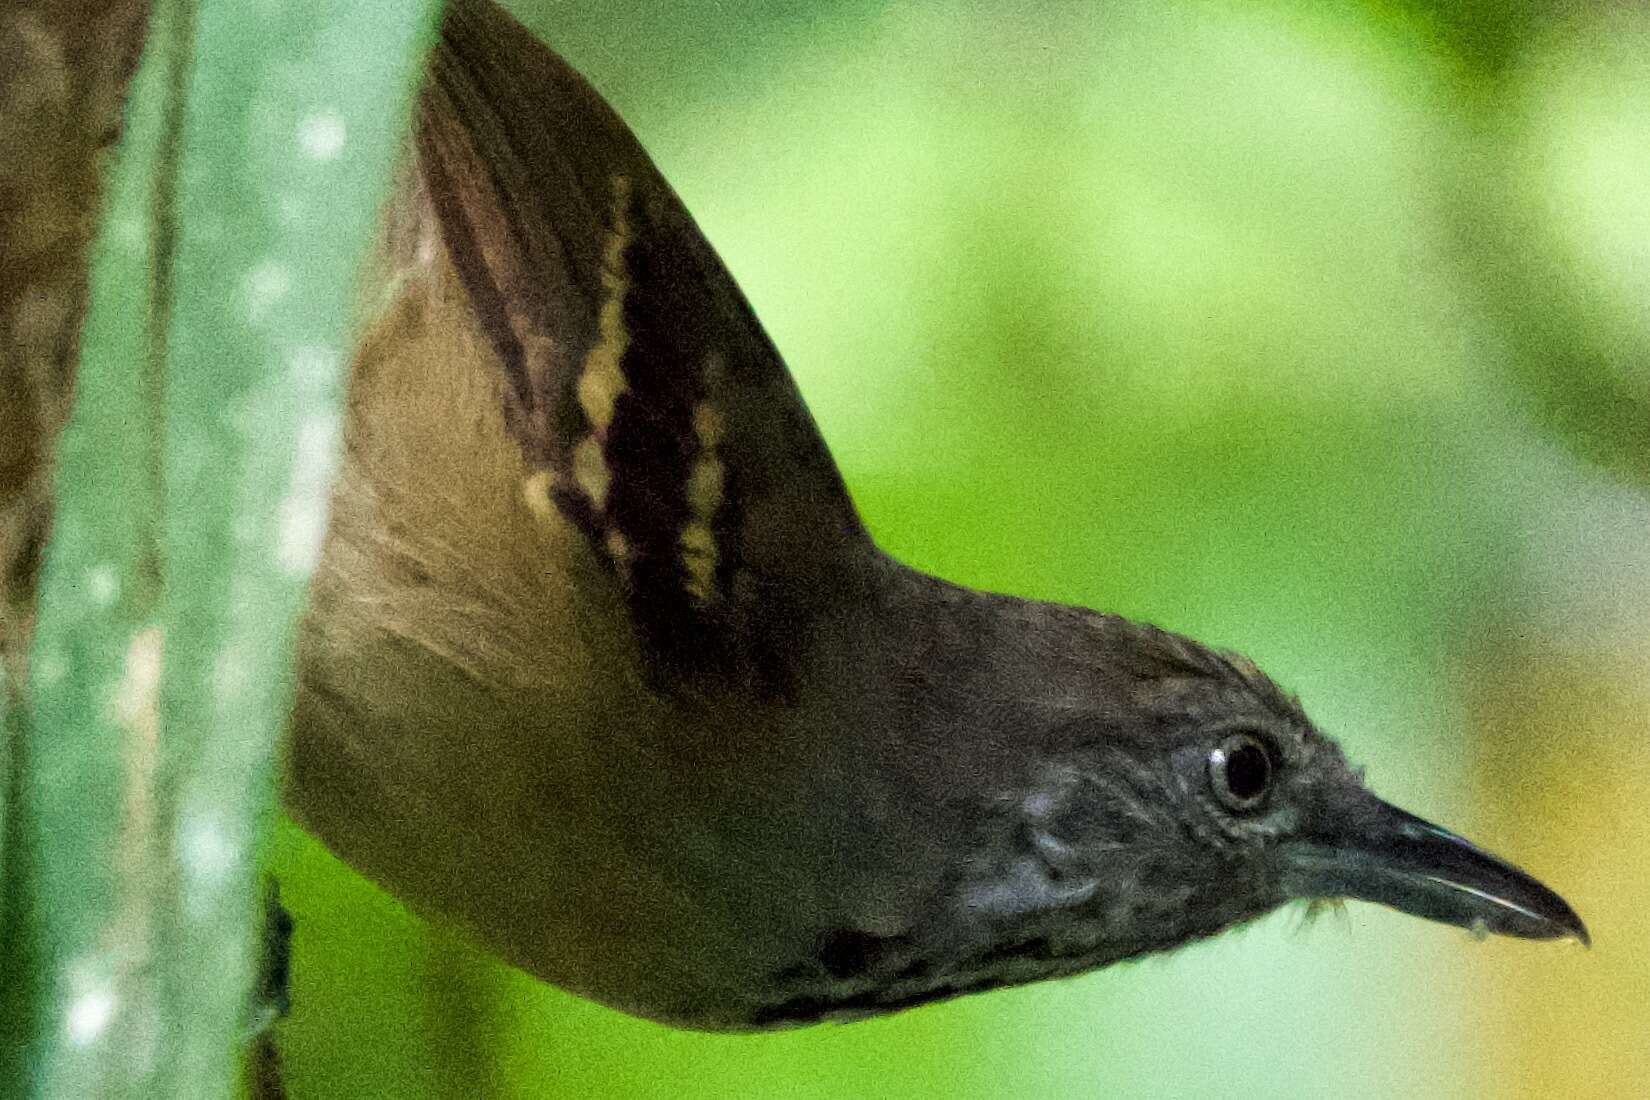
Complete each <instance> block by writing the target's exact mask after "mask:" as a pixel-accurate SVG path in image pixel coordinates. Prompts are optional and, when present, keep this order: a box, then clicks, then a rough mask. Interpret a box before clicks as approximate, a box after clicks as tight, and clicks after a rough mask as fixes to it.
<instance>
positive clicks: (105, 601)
mask: <svg viewBox="0 0 1650 1100" xmlns="http://www.w3.org/2000/svg"><path fill="white" fill-rule="evenodd" d="M86 594H87V595H88V596H90V597H91V598H92V602H93V603H94V604H96V605H97V606H98V607H108V606H109V605H110V604H112V603H114V602H115V597H116V596H119V595H120V578H119V577H118V576H116V575H115V571H114V569H113V568H112V567H110V566H107V565H97V566H93V567H92V568H91V569H90V570H88V571H87V573H86Z"/></svg>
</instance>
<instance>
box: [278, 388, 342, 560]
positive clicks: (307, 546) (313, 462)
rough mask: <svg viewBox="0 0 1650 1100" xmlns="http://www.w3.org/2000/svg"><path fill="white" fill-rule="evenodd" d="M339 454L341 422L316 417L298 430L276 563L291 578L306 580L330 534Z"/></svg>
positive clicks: (330, 417)
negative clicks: (331, 499) (329, 493)
mask: <svg viewBox="0 0 1650 1100" xmlns="http://www.w3.org/2000/svg"><path fill="white" fill-rule="evenodd" d="M337 450H338V419H337V417H335V416H331V415H319V416H312V417H310V418H309V419H307V420H305V421H304V422H303V423H302V424H301V425H299V427H298V451H297V454H296V455H295V456H294V458H293V463H292V481H291V483H290V484H289V485H288V487H287V492H286V496H285V497H284V498H282V500H281V507H280V520H279V523H280V528H279V533H278V535H277V539H276V562H277V564H278V565H279V566H280V568H281V569H282V570H284V571H285V572H286V573H287V575H288V576H292V577H300V578H301V577H306V576H308V575H309V573H310V572H311V571H312V570H313V569H314V568H315V563H316V561H317V560H318V559H319V558H320V555H321V536H322V535H323V534H324V533H325V531H326V516H327V487H328V485H329V484H330V483H331V481H332V471H333V468H334V466H335V465H336V458H337Z"/></svg>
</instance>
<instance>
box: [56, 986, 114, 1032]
mask: <svg viewBox="0 0 1650 1100" xmlns="http://www.w3.org/2000/svg"><path fill="white" fill-rule="evenodd" d="M114 1018H115V991H114V990H112V989H109V988H107V987H100V988H97V989H88V990H87V991H85V992H84V993H82V994H80V995H79V996H78V997H76V998H75V999H74V1000H72V1001H70V1002H69V1009H68V1011H67V1012H66V1013H64V1016H63V1030H64V1031H65V1032H67V1033H68V1037H69V1042H71V1043H73V1044H74V1045H75V1046H78V1047H84V1046H90V1045H91V1044H92V1043H94V1042H96V1041H97V1038H98V1036H100V1035H102V1034H103V1032H104V1031H105V1030H106V1029H107V1028H108V1026H109V1021H111V1020H113V1019H114Z"/></svg>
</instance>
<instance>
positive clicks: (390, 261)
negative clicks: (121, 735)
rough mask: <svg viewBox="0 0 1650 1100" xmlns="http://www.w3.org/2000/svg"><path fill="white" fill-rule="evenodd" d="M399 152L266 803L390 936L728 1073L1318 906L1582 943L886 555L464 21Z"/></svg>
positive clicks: (1232, 670) (1551, 911)
mask: <svg viewBox="0 0 1650 1100" xmlns="http://www.w3.org/2000/svg"><path fill="white" fill-rule="evenodd" d="M410 129H411V131H412V134H411V136H410V138H409V141H408V149H407V154H406V156H405V158H404V163H403V164H402V166H401V167H400V169H399V170H398V174H397V177H396V180H395V182H394V185H393V190H392V194H391V198H390V199H389V201H388V202H387V203H386V205H385V213H384V215H383V219H382V226H381V228H380V231H379V238H378V246H377V249H376V253H375V256H374V258H373V260H372V261H371V263H370V264H369V267H368V271H367V275H366V276H365V277H364V279H363V281H362V290H361V292H360V302H359V306H358V314H359V316H360V318H361V322H360V332H361V336H360V338H359V341H358V344H357V348H356V352H355V356H354V360H353V363H352V365H351V368H350V377H349V383H348V392H347V396H346V401H345V410H344V414H343V432H344V447H343V460H342V465H341V470H340V473H339V476H338V480H337V483H336V486H335V488H334V491H333V497H332V501H331V515H330V519H329V523H328V529H327V532H326V535H325V539H324V543H323V547H322V552H321V555H320V559H319V564H318V567H317V570H316V573H315V575H314V578H313V581H312V584H311V590H310V599H309V606H308V609H307V611H306V613H305V616H304V619H303V620H302V622H301V624H300V630H299V640H298V650H297V666H296V692H295V701H294V706H293V712H292V723H291V737H290V745H289V751H288V760H287V767H286V776H285V780H284V792H283V793H284V802H285V805H286V807H287V809H288V810H289V812H290V813H291V814H292V816H293V817H294V818H295V819H296V820H297V821H298V822H299V823H300V824H301V825H302V826H303V827H305V828H306V829H308V830H309V831H310V832H312V833H313V834H315V835H316V836H318V837H319V838H320V839H321V840H322V841H323V843H324V844H325V845H326V846H328V847H329V848H330V849H331V850H332V851H333V852H334V853H336V854H337V855H338V856H340V857H341V858H342V859H343V860H344V861H345V862H347V863H349V864H350V865H352V866H353V867H355V868H356V869H358V870H359V871H360V872H362V873H363V874H365V875H366V876H368V877H369V878H371V879H373V880H375V881H377V882H378V883H380V884H382V885H383V886H385V887H386V888H387V889H388V890H390V891H391V892H392V893H394V894H395V895H397V896H398V897H399V898H401V899H402V900H404V901H405V902H406V903H407V904H409V905H410V906H411V907H412V908H413V909H414V910H415V911H417V912H420V913H422V914H425V915H427V916H429V917H431V918H433V919H436V920H439V921H441V922H442V923H444V924H446V925H448V926H451V927H456V928H457V929H459V930H461V931H462V932H464V933H465V934H467V935H468V936H470V937H473V939H474V940H476V941H477V942H478V943H480V944H481V945H483V946H484V947H485V948H486V949H488V950H489V951H490V952H492V953H494V954H496V955H497V956H499V957H500V958H502V959H504V960H505V961H507V962H508V963H510V964H512V965H514V966H516V967H518V968H520V969H521V970H524V971H526V972H528V973H530V974H532V975H534V976H536V977H537V978H539V979H542V980H543V981H545V982H548V983H551V984H553V985H556V986H560V987H562V988H564V989H567V990H570V991H572V992H573V993H576V994H578V995H581V996H584V997H587V998H590V999H593V1000H595V1001H598V1002H601V1003H603V1004H606V1005H609V1006H611V1007H613V1008H616V1009H619V1010H621V1011H623V1012H627V1013H630V1014H633V1015H636V1016H640V1017H644V1018H648V1019H652V1020H656V1021H660V1022H662V1023H666V1024H670V1025H674V1026H678V1027H684V1028H692V1029H702V1030H715V1031H747V1030H761V1029H768V1028H780V1027H794V1026H800V1025H805V1024H811V1023H815V1022H817V1021H824V1020H834V1021H847V1020H855V1019H861V1018H865V1017H871V1016H878V1015H881V1014H885V1013H889V1012H894V1011H898V1010H903V1009H908V1008H912V1007H915V1006H919V1005H924V1004H928V1003H931V1002H936V1001H943V1000H946V999H949V998H953V997H957V996H960V995H964V994H972V993H976V992H980V991H985V990H990V989H994V988H998V987H1004V986H1013V985H1020V984H1023V983H1028V982H1034V981H1041V980H1044V979H1052V978H1058V977H1061V976H1064V975H1071V974H1078V973H1083V972H1087V971H1092V970H1096V969H1099V968H1103V967H1107V966H1111V965H1113V964H1115V963H1119V962H1123V961H1125V960H1131V959H1136V958H1139V957H1141V956H1144V955H1148V954H1151V953H1155V952H1163V951H1170V950H1173V949H1175V948H1177V947H1179V946H1181V945H1184V944H1187V943H1190V942H1193V941H1196V940H1200V939H1203V938H1206V937H1210V936H1214V935H1217V934H1219V933H1221V932H1223V931H1225V930H1227V929H1230V928H1233V927H1235V926H1238V925H1242V924H1244V923H1246V922H1250V921H1252V920H1254V919H1256V918H1258V917H1260V916H1262V915H1264V914H1266V913H1269V912H1271V911H1273V910H1275V909H1277V908H1279V907H1280V906H1283V905H1285V904H1287V903H1290V902H1292V901H1298V900H1303V899H1304V900H1306V901H1307V902H1312V901H1314V900H1315V899H1339V898H1352V899H1362V900H1366V901H1372V902H1377V903H1381V904H1384V905H1387V906H1390V907H1393V908H1396V909H1398V910H1402V911H1404V912H1407V913H1411V914H1414V915H1416V916H1419V917H1422V918H1426V919H1430V920H1434V921H1441V922H1445V923H1449V924H1453V925H1459V926H1462V927H1466V928H1471V929H1474V930H1477V931H1480V932H1488V933H1498V934H1505V935H1510V936H1517V937H1525V938H1532V939H1573V940H1579V941H1581V942H1583V943H1585V942H1587V940H1588V932H1587V929H1586V926H1585V925H1584V923H1583V922H1582V920H1581V918H1580V917H1579V916H1577V914H1576V913H1575V911H1574V910H1573V909H1572V908H1571V907H1570V906H1569V905H1568V904H1567V903H1566V902H1565V901H1564V900H1563V899H1562V898H1561V897H1560V896H1559V895H1558V894H1556V893H1555V892H1553V891H1552V890H1551V889H1549V888H1548V887H1547V886H1545V885H1543V884H1542V883H1541V882H1539V881H1537V880H1536V879H1535V878H1533V877H1532V876H1530V875H1529V874H1527V873H1525V872H1524V871H1522V870H1520V869H1518V868H1517V867H1515V866H1514V865H1512V864H1511V863H1508V862H1506V861H1504V860H1502V859H1501V858H1499V857H1497V856H1495V855H1492V854H1490V853H1489V852H1487V851H1485V850H1483V849H1481V848H1479V847H1477V846H1475V845H1473V844H1472V843H1470V842H1469V841H1467V840H1465V839H1463V838H1462V837H1460V836H1457V835H1455V834H1454V833H1451V832H1449V831H1447V830H1445V829H1443V828H1441V827H1439V826H1436V825H1433V824H1430V823H1428V822H1427V821H1425V820H1423V819H1421V818H1419V817H1416V816H1414V815H1411V814H1409V813H1408V812H1406V811H1403V810H1401V809H1399V808H1397V807H1396V806H1393V805H1392V804H1390V803H1388V802H1386V801H1383V800H1382V799H1380V798H1379V797H1377V796H1376V795H1375V794H1374V793H1372V792H1371V791H1370V790H1369V789H1368V787H1367V786H1366V785H1365V782H1364V780H1363V777H1362V775H1361V773H1360V772H1359V771H1358V770H1357V769H1355V768H1354V767H1353V766H1352V765H1351V764H1350V763H1349V762H1348V760H1347V758H1346V756H1345V755H1344V753H1343V752H1342V750H1341V749H1340V748H1339V747H1338V746H1337V744H1336V743H1335V742H1334V741H1332V740H1331V739H1330V738H1329V737H1328V736H1327V735H1326V734H1325V733H1324V732H1322V731H1321V730H1320V729H1319V728H1318V727H1317V726H1316V725H1314V724H1313V722H1312V721H1311V720H1310V719H1309V718H1308V717H1307V715H1306V712H1305V711H1304V710H1303V708H1302V705H1301V703H1300V702H1299V700H1298V699H1297V698H1295V697H1294V696H1292V695H1290V694H1289V693H1287V692H1285V691H1284V690H1283V689H1281V688H1280V687H1279V686H1278V685H1277V684H1276V683H1274V681H1273V680H1272V679H1270V678H1269V677H1268V676H1267V675H1266V674H1265V673H1264V672H1262V671H1261V670H1260V669H1259V668H1258V667H1257V666H1256V665H1255V664H1254V663H1253V662H1252V661H1250V660H1248V659H1247V658H1245V657H1243V656H1240V655H1238V654H1236V653H1232V652H1228V651H1225V650H1220V649H1216V648H1212V647H1209V646H1206V645H1203V644H1201V643H1199V642H1197V641H1195V640H1193V639H1191V638H1188V637H1185V636H1183V635H1181V634H1178V633H1175V632H1173V631H1170V630H1167V629H1163V628H1160V627H1158V626H1155V625H1151V624H1147V623H1142V622H1135V621H1132V620H1130V619H1127V618H1124V617H1122V616H1119V615H1117V614H1111V613H1105V612H1101V611H1096V610H1090V609H1086V608H1080V607H1072V606H1065V605H1061V604H1057V603H1052V602H1046V601H1040V600H1034V599H1026V598H1020V597H1017V596H1011V595H1004V594H997V593H990V592H983V591H976V590H973V589H970V588H966V587H962V586H959V585H956V584H952V583H950V582H947V581H945V580H943V579H940V578H938V577H934V576H931V575H928V574H926V573H924V572H921V571H919V570H917V569H914V568H911V567H909V566H907V565H905V564H903V563H901V562H899V561H897V560H895V559H894V558H893V557H891V556H890V555H889V554H887V553H885V552H884V551H883V550H882V549H880V548H879V547H878V545H877V543H876V542H875V541H874V540H873V538H872V537H871V535H870V533H869V532H868V531H867V529H866V527H865V525H864V523H863V522H862V520H861V518H860V515H859V513H858V511H857V510H856V508H855V506H854V504H853V502H852V501H851V499H850V497H849V495H848V493H847V490H846V489H845V486H844V482H843V479H842V476H841V474H840V473H839V471H838V469H837V466H836V464H835V462H834V461H833V459H832V457H831V455H830V453H829V451H828V450H827V448H826V446H825V444H824V442H823V440H822V438H821V436H820V434H819V432H818V430H817V428H816V426H815V424H814V421H813V419H812V418H811V416H810V414H809V412H808V411H807V407H806V405H805V404H804V401H803V399H802V396H801V394H800V393H799V391H798V388H797V385H796V383H795V381H794V380H793V378H792V376H791V375H790V373H789V371H788V370H787V369H786V367H785V365H784V363H783V361H782V360H781V358H780V356H779V354H778V353H777V351H776V350H775V348H774V346H773V344H772V343H771V342H770V340H769V338H768V337H767V335H766V334H765V333H764V331H763V329H762V327H761V325H760V324H759V322H758V321H757V319H756V317H755V316H754V314H753V312H752V310H751V307H750V306H749V304H748V303H747V302H746V300H745V298H744V296H743V295H742V294H741V292H740V291H739V289H738V288H737V286H736V284H735V283H734V281H733V278H732V277H731V276H730V274H729V273H728V271H727V270H726V268H725V267H724V266H723V264H722V262H721V261H720V260H719V259H718V257H717V255H716V253H715V252H714V251H713V249H712V247H711V245H710V244H709V243H708V242H707V241H706V240H705V238H704V236H703V235H702V234H701V233H700V231H699V230H698V228H697V227H696V226H695V224H694V222H693V220H692V218H691V217H690V215H689V214H688V212H687V211H686V209H685V208H684V207H683V204H682V203H681V201H680V200H679V199H678V197H677V196H676V194H675V192H674V191H672V189H671V188H670V186H669V185H668V184H667V183H666V182H665V180H664V179H663V178H662V177H661V176H660V174H659V172H658V170H657V169H656V168H655V167H654V165H653V164H652V162H651V161H650V160H649V158H648V156H647V155H646V153H645V152H644V151H643V149H642V147H641V146H640V145H639V144H638V142H637V140H636V139H635V137H634V136H633V135H632V134H631V132H630V131H629V129H628V128H627V127H626V126H625V124H624V123H623V122H622V121H621V120H620V118H619V117H618V116H617V115H616V114H615V113H614V111H613V110H612V109H611V108H610V107H609V106H608V105H607V103H606V102H604V101H603V99H602V98H601V97H600V95H599V94H598V93H597V92H596V91H595V90H594V89H593V88H592V87H591V86H590V85H589V84H587V83H586V82H585V81H584V79H583V78H582V77H580V76H579V75H578V74H577V73H575V72H574V71H573V70H572V69H571V68H570V67H569V66H568V65H567V64H566V63H565V62H564V61H562V60H561V59H560V58H559V57H558V56H557V55H556V54H555V53H554V52H553V51H552V50H551V49H550V48H549V47H548V46H546V45H544V44H543V43H542V42H540V41H539V39H537V38H536V37H535V36H534V35H533V34H532V33H531V32H530V31H528V30H527V29H526V28H525V27H524V26H523V25H521V24H520V23H519V22H517V21H516V20H515V18H514V17H513V16H511V15H510V14H509V13H507V12H506V11H505V10H504V9H502V8H500V7H498V6H497V5H496V4H494V3H492V2H491V0H453V2H452V3H450V4H449V5H448V6H447V12H446V14H445V16H444V19H443V22H442V24H441V28H440V32H439V37H438V41H437V42H436V43H435V45H434V47H433V50H432V53H431V57H430V61H429V65H428V69H427V73H426V76H425V81H424V83H423V86H422V90H421V92H420V93H419V95H418V98H417V102H416V107H415V110H414V119H413V122H412V124H411V127H410Z"/></svg>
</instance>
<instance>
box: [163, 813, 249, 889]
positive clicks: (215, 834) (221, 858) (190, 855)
mask: <svg viewBox="0 0 1650 1100" xmlns="http://www.w3.org/2000/svg"><path fill="white" fill-rule="evenodd" d="M177 853H178V861H179V862H180V863H181V864H182V865H183V867H184V870H185V871H187V872H188V874H189V878H190V879H191V885H192V886H193V887H194V889H192V890H190V891H189V894H190V897H191V902H190V907H191V908H195V907H197V906H205V907H209V906H210V905H211V904H212V902H213V898H214V896H215V895H216V893H217V891H218V889H219V888H220V887H221V886H222V885H223V884H224V883H225V882H227V881H228V880H229V878H230V876H231V875H232V874H233V873H234V872H235V871H236V870H237V869H238V868H239V867H240V865H241V846H240V845H239V844H237V843H236V842H235V840H234V838H233V837H231V836H230V835H229V833H228V831H227V830H226V829H225V828H224V826H223V822H222V821H221V820H219V818H218V816H217V814H215V813H210V812H201V811H198V810H197V811H195V812H193V813H186V814H184V815H183V817H182V820H180V821H179V822H178V840H177Z"/></svg>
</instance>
